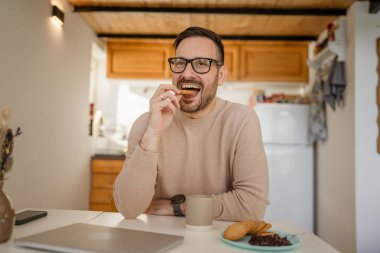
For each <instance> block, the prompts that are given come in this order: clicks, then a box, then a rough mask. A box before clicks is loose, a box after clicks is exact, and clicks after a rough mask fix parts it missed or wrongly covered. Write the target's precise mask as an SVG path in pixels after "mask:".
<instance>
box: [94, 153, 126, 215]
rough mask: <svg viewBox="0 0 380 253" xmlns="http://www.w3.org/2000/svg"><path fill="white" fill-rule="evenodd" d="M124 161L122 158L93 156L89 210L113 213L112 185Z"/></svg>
mask: <svg viewBox="0 0 380 253" xmlns="http://www.w3.org/2000/svg"><path fill="white" fill-rule="evenodd" d="M124 161H125V159H124V158H123V156H117V157H111V156H109V157H106V156H102V157H96V156H95V157H93V158H92V159H91V197H90V210H94V211H113V210H112V209H113V208H112V201H113V184H114V181H115V179H116V177H117V175H118V173H119V172H120V171H121V169H122V168H123V165H124Z"/></svg>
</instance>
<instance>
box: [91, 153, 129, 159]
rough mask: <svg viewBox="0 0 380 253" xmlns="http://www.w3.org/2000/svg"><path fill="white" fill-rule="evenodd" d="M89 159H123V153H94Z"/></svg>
mask: <svg viewBox="0 0 380 253" xmlns="http://www.w3.org/2000/svg"><path fill="white" fill-rule="evenodd" d="M91 159H107V160H125V154H124V153H120V152H104V153H103V152H102V153H95V154H94V155H92V156H91Z"/></svg>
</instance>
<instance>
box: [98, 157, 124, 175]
mask: <svg viewBox="0 0 380 253" xmlns="http://www.w3.org/2000/svg"><path fill="white" fill-rule="evenodd" d="M123 165H124V160H98V159H94V160H92V172H100V173H119V172H120V171H121V169H122V168H123Z"/></svg>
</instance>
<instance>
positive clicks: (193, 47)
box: [172, 37, 224, 113]
mask: <svg viewBox="0 0 380 253" xmlns="http://www.w3.org/2000/svg"><path fill="white" fill-rule="evenodd" d="M176 57H182V58H185V59H193V58H196V57H204V58H211V59H214V60H219V57H218V52H217V47H216V45H215V44H214V42H213V41H212V40H210V39H208V38H205V37H190V38H186V39H184V40H182V41H181V43H180V44H179V45H178V47H177V51H176ZM221 68H224V67H221ZM221 68H218V67H217V65H216V64H215V63H211V68H210V71H209V72H207V73H205V74H198V73H197V72H195V71H194V69H193V68H192V66H191V64H190V63H189V64H187V66H186V69H185V70H184V71H183V72H182V73H178V74H177V73H173V76H172V81H173V84H174V85H175V86H177V87H178V88H179V89H184V88H192V89H193V90H194V91H195V92H194V93H193V94H191V95H182V99H181V100H180V105H181V111H183V112H187V113H193V112H197V111H200V110H203V109H204V108H206V107H207V106H208V105H209V104H210V103H211V101H212V100H213V98H214V97H215V95H216V90H217V87H218V85H222V83H223V79H224V78H221V75H222V76H223V75H224V73H221V72H222V71H221Z"/></svg>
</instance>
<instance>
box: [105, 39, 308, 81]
mask: <svg viewBox="0 0 380 253" xmlns="http://www.w3.org/2000/svg"><path fill="white" fill-rule="evenodd" d="M223 43H224V63H225V65H226V66H227V68H228V76H227V81H260V82H303V83H307V82H308V66H307V63H306V62H307V58H308V44H307V43H306V42H277V41H262V42H256V41H231V40H230V41H224V42H223ZM174 55H175V52H174V48H173V46H172V41H165V40H164V41H162V40H153V39H151V40H143V39H141V40H131V41H128V40H126V41H120V42H115V41H111V42H109V43H108V54H107V76H108V77H117V78H165V79H166V78H171V71H170V68H169V64H168V62H167V58H169V57H172V56H174Z"/></svg>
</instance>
